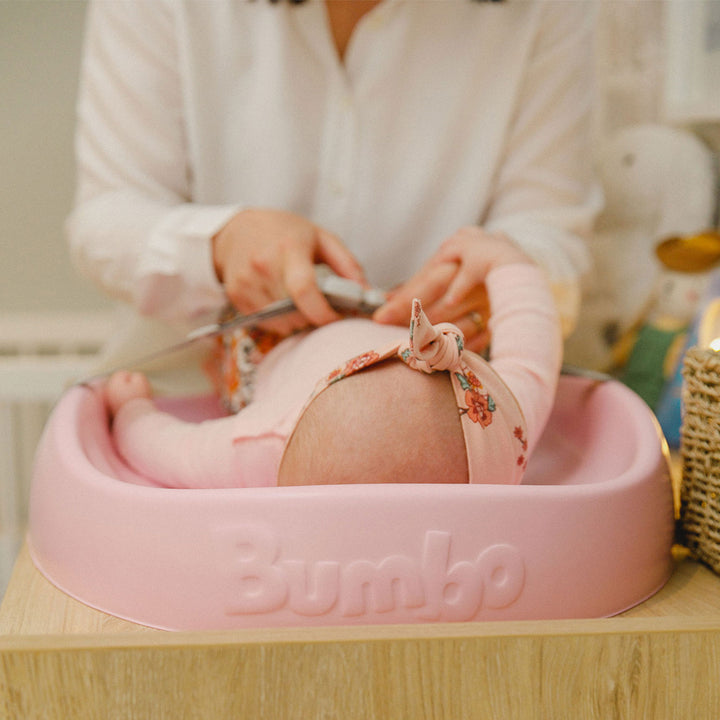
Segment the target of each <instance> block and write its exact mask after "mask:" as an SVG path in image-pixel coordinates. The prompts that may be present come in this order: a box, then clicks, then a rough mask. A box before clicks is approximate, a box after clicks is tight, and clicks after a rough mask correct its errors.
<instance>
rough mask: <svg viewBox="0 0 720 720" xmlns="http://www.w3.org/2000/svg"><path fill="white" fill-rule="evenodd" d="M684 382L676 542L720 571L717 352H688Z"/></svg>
mask: <svg viewBox="0 0 720 720" xmlns="http://www.w3.org/2000/svg"><path fill="white" fill-rule="evenodd" d="M683 378H684V384H683V405H684V416H683V424H682V429H681V434H680V437H681V454H682V485H681V491H680V540H681V542H682V543H683V544H684V545H686V546H687V547H688V549H689V550H690V551H691V552H693V553H694V554H695V555H696V557H697V558H698V559H699V560H701V561H702V562H704V563H706V564H707V565H709V566H710V567H711V568H712V569H713V570H714V571H715V572H716V573H720V353H717V352H714V351H713V350H708V349H705V348H700V347H693V348H690V349H689V350H688V352H687V354H686V356H685V359H684V361H683Z"/></svg>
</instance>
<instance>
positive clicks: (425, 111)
mask: <svg viewBox="0 0 720 720" xmlns="http://www.w3.org/2000/svg"><path fill="white" fill-rule="evenodd" d="M592 10H593V8H592V3H591V2H589V1H588V2H585V1H583V0H580V1H578V2H572V3H569V2H564V1H553V0H547V1H544V0H530V1H523V2H518V1H516V0H507V1H506V2H503V3H482V2H473V1H472V0H433V1H430V0H427V1H426V0H423V1H421V0H383V1H382V2H377V1H376V0H350V1H348V0H307V1H306V2H303V3H300V4H292V3H288V2H277V3H271V2H266V1H265V0H255V1H250V0H248V1H242V0H239V1H233V0H216V1H214V2H210V3H208V2H195V1H193V0H187V1H185V2H177V1H176V0H172V1H170V0H149V1H148V0H145V1H143V2H133V1H131V2H123V3H110V2H97V3H95V4H93V5H91V7H90V13H89V17H88V24H87V38H86V46H85V55H84V63H83V72H82V82H81V92H80V100H79V121H78V134H77V154H78V172H79V182H78V193H77V202H76V207H75V209H74V211H73V213H72V216H71V218H70V220H69V224H68V230H69V236H70V240H71V244H72V248H73V253H74V257H75V259H76V261H77V263H78V264H79V266H80V267H81V268H82V269H83V271H84V272H85V273H87V274H88V275H90V276H91V277H92V278H94V279H95V280H96V281H97V282H98V283H99V284H100V285H101V286H102V287H103V288H104V289H105V290H106V291H107V292H108V293H110V294H111V295H114V296H116V297H119V298H121V299H123V300H125V301H127V302H129V303H132V305H133V306H134V307H135V308H136V309H137V310H138V311H139V312H140V313H141V314H146V315H152V316H155V317H158V318H162V319H164V320H169V321H178V320H188V319H192V318H193V317H195V316H197V315H198V314H200V313H203V312H206V311H212V310H217V309H218V308H220V307H221V306H222V304H223V303H224V302H225V301H226V298H227V297H229V298H230V300H231V301H232V302H233V304H234V305H235V306H236V307H237V308H238V309H239V310H240V311H242V312H249V311H252V310H255V309H258V308H259V307H262V306H263V305H265V304H267V303H268V302H270V301H272V300H274V299H277V298H279V297H282V296H286V295H287V294H289V295H290V296H292V297H293V298H294V300H295V302H296V305H297V307H298V308H299V312H298V313H296V314H295V315H293V316H288V317H285V318H283V319H281V320H276V321H275V325H274V326H273V327H274V329H276V330H279V331H280V332H283V333H285V332H289V331H291V330H293V329H296V328H299V327H302V326H305V325H307V324H314V325H320V324H324V323H327V322H329V321H332V320H334V319H336V318H337V315H336V314H335V313H334V311H332V310H331V309H330V307H329V306H328V305H327V303H326V302H325V300H324V298H323V297H322V296H321V295H320V293H319V292H318V291H317V288H316V287H315V285H314V275H313V273H312V264H313V263H315V262H325V263H327V264H329V265H330V266H331V267H332V268H333V269H334V270H335V271H336V272H338V273H339V274H341V275H343V276H345V277H349V278H351V279H355V280H363V281H368V282H370V283H372V284H373V285H377V286H380V287H383V288H388V289H389V288H396V290H395V292H394V293H393V294H391V298H390V300H389V302H388V303H387V304H386V305H385V306H384V307H383V308H381V309H380V310H379V311H378V312H377V313H376V315H375V319H376V320H378V321H379V322H384V323H397V324H404V323H405V322H406V315H407V307H408V305H409V302H410V301H411V299H412V298H413V297H418V298H420V299H421V300H422V302H423V305H424V307H425V310H426V312H427V314H428V317H429V318H430V320H431V321H432V322H438V321H451V322H453V323H455V324H456V325H457V326H458V327H459V328H460V329H461V330H462V332H463V333H464V334H465V336H466V339H467V345H468V347H469V348H470V349H474V350H479V349H482V347H483V346H484V345H485V344H486V342H487V333H486V331H485V320H486V319H487V307H486V300H485V298H484V295H483V293H482V292H480V291H479V285H478V281H479V280H480V279H481V277H482V272H481V271H479V270H478V269H477V268H476V267H475V265H474V260H473V256H472V253H470V254H469V255H468V254H461V253H458V252H456V251H455V250H454V248H457V247H462V248H466V247H468V246H467V243H464V242H463V243H457V242H456V240H457V234H458V232H460V233H461V235H462V236H463V237H465V236H467V234H468V233H471V234H473V233H474V236H475V237H476V239H477V242H478V243H481V242H483V240H484V238H485V237H486V236H487V235H491V234H493V235H494V234H497V235H501V236H503V237H508V238H510V239H511V240H512V241H513V242H515V243H516V244H517V245H518V246H519V247H521V248H522V249H523V250H524V252H525V253H527V254H528V255H529V256H530V257H531V258H533V259H534V260H535V261H536V262H537V263H538V264H539V265H540V266H541V267H542V268H543V269H544V270H545V271H546V272H547V274H548V276H549V279H550V281H551V283H552V285H553V290H554V294H555V297H556V301H557V303H558V307H559V310H560V313H561V316H562V319H563V323H564V330H565V332H566V333H567V332H568V331H569V329H570V327H571V326H572V323H573V321H574V318H575V315H576V312H577V304H578V278H579V275H580V273H581V272H583V270H584V269H585V267H586V250H585V246H584V243H583V241H582V239H581V238H582V234H583V233H584V232H585V231H587V230H588V228H589V227H590V225H591V223H592V220H593V217H594V215H595V213H596V212H597V210H598V208H599V205H600V194H599V190H598V187H597V186H596V185H595V184H594V181H593V178H592V176H591V170H590V162H589V161H588V157H589V124H590V113H591V107H592V100H593V95H592V63H593V58H592V37H593V35H592V32H593V21H592V18H593V12H592ZM469 227H470V228H474V229H473V230H468V228H469ZM460 228H462V230H461V231H459V229H460ZM448 248H449V249H448Z"/></svg>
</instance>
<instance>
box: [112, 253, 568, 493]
mask: <svg viewBox="0 0 720 720" xmlns="http://www.w3.org/2000/svg"><path fill="white" fill-rule="evenodd" d="M485 283H486V286H487V291H488V297H489V300H490V306H491V310H492V316H491V320H490V329H491V332H492V338H493V342H492V347H491V351H490V360H489V362H486V361H485V360H484V359H482V358H481V357H480V356H479V355H476V354H475V353H472V352H470V351H467V350H465V349H464V347H463V337H462V333H461V332H460V331H459V330H458V329H457V328H456V327H455V326H454V325H452V324H450V323H441V324H439V325H432V324H431V323H430V322H429V321H428V319H427V317H426V316H425V314H424V312H423V311H422V307H421V305H420V302H419V301H417V300H416V301H415V302H414V303H413V307H412V317H411V322H410V333H409V337H408V331H407V330H403V329H402V328H397V327H393V326H387V325H381V324H378V323H374V322H372V321H371V320H366V319H358V318H352V319H345V320H341V321H338V322H335V323H332V324H330V325H326V326H323V327H320V328H316V329H314V330H312V331H307V332H305V333H302V334H298V335H294V336H291V337H289V338H286V339H285V340H283V341H282V342H281V343H280V344H279V345H277V346H276V347H275V348H274V349H273V350H271V351H270V352H269V353H268V354H267V355H266V356H265V358H264V359H263V361H262V362H261V364H260V365H259V367H258V368H257V375H256V387H255V396H254V401H253V402H252V403H251V404H250V405H248V406H247V407H245V408H243V409H242V410H241V411H240V412H239V413H237V414H236V415H231V416H228V417H223V418H218V419H213V420H207V421H205V422H202V423H188V422H183V421H181V420H179V419H177V418H175V417H174V416H172V415H170V414H167V413H164V412H162V411H160V410H159V409H157V407H156V406H155V404H154V402H153V401H152V399H151V394H152V393H151V388H150V385H149V383H148V381H147V379H146V378H145V376H144V375H141V374H139V373H118V374H115V375H113V376H112V377H111V378H110V380H109V381H108V382H107V384H106V386H105V389H104V392H105V397H106V404H107V406H108V409H109V412H110V416H111V419H112V433H113V438H114V441H115V444H116V447H117V450H118V452H119V454H120V456H121V457H122V458H124V460H125V462H126V463H127V464H128V465H130V466H131V467H132V468H133V469H135V470H136V471H137V472H139V473H140V474H141V475H143V476H144V477H145V478H149V479H153V480H154V481H156V482H157V483H158V484H161V485H165V486H168V487H208V488H209V487H213V488H217V487H257V486H273V485H308V484H340V483H380V482H402V483H467V482H470V483H517V482H520V480H521V479H522V475H523V472H524V469H525V466H526V465H527V460H528V457H529V456H530V454H531V453H532V450H533V448H534V446H535V444H536V442H537V440H538V438H539V436H540V434H541V433H542V430H543V428H544V426H545V423H546V421H547V418H548V415H549V413H550V410H551V407H552V404H553V400H554V395H555V388H556V385H557V378H558V373H559V369H560V363H561V354H562V343H561V335H560V328H559V323H558V318H557V315H556V311H555V307H554V304H553V300H552V297H551V295H550V291H549V289H548V287H547V285H546V282H545V279H544V277H543V275H542V273H541V271H540V270H539V269H538V268H537V267H536V266H535V265H534V264H533V263H532V261H530V260H529V259H528V258H527V257H526V256H525V255H524V254H523V253H521V251H519V250H518V249H517V248H516V247H515V246H514V245H512V244H511V243H509V242H507V243H505V242H504V241H502V242H500V244H499V245H498V246H495V247H494V248H493V253H492V262H491V263H490V266H489V270H488V273H487V276H486V278H485Z"/></svg>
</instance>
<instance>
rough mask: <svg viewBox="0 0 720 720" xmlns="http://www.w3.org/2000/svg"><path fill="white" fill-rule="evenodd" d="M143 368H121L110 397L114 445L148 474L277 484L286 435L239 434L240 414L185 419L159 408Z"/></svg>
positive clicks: (175, 482)
mask: <svg viewBox="0 0 720 720" xmlns="http://www.w3.org/2000/svg"><path fill="white" fill-rule="evenodd" d="M151 394H152V393H151V389H150V384H149V383H148V381H147V379H146V378H145V376H143V375H141V374H140V373H116V374H115V375H113V376H112V377H111V378H110V379H109V380H108V382H107V385H106V387H105V399H106V403H107V406H108V410H109V412H110V415H111V421H112V435H113V439H114V441H115V446H116V448H117V451H118V453H119V455H120V456H121V457H122V458H123V460H124V461H125V462H126V463H127V464H128V465H129V466H130V467H131V468H132V469H133V470H135V471H136V472H137V473H139V474H140V475H142V476H143V477H144V478H147V479H152V480H154V481H155V482H157V483H158V484H161V485H165V486H168V487H179V488H183V487H185V488H189V487H193V488H201V487H205V488H210V487H212V488H219V487H246V486H257V485H272V484H274V483H275V478H276V475H277V463H278V458H279V453H280V452H281V450H282V446H283V440H282V439H281V438H277V437H274V436H264V437H248V438H245V439H242V438H238V430H239V426H241V425H242V424H243V423H242V421H240V420H239V419H238V416H236V415H234V416H230V417H225V418H219V419H216V420H207V421H205V422H202V423H190V422H183V421H182V420H179V419H178V418H176V417H175V416H173V415H171V414H169V413H166V412H163V411H161V410H159V409H158V408H157V406H156V405H155V403H154V402H153V400H152V399H151Z"/></svg>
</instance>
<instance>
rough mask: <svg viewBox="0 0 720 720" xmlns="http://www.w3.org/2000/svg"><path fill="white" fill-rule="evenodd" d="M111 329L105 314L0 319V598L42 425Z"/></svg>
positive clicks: (89, 364) (19, 532)
mask: <svg viewBox="0 0 720 720" xmlns="http://www.w3.org/2000/svg"><path fill="white" fill-rule="evenodd" d="M112 327H113V319H112V316H111V315H110V314H108V313H83V314H79V313H53V314H51V313H46V314H37V313H17V314H5V315H3V316H0V597H1V596H2V594H3V593H4V591H5V587H6V586H7V582H8V579H9V576H10V572H11V570H12V566H13V563H14V560H15V557H16V555H17V551H18V549H19V547H20V544H21V542H22V538H23V535H24V533H25V526H26V519H27V506H28V495H29V490H30V478H31V476H32V467H33V460H34V456H35V448H36V446H37V443H38V440H39V439H40V434H41V432H42V429H43V427H44V425H45V421H46V419H47V417H48V415H49V413H50V410H51V409H52V406H53V404H54V403H55V401H56V400H57V399H58V398H59V396H60V395H61V394H62V392H63V390H64V389H65V387H67V385H68V383H70V382H71V381H72V380H75V379H78V378H80V377H83V376H84V375H86V374H87V373H88V371H89V370H90V369H91V367H92V366H93V365H94V364H95V362H96V354H97V353H98V351H99V349H100V347H101V346H102V345H103V343H104V342H105V340H106V338H107V337H108V336H109V333H110V331H111V329H112Z"/></svg>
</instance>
